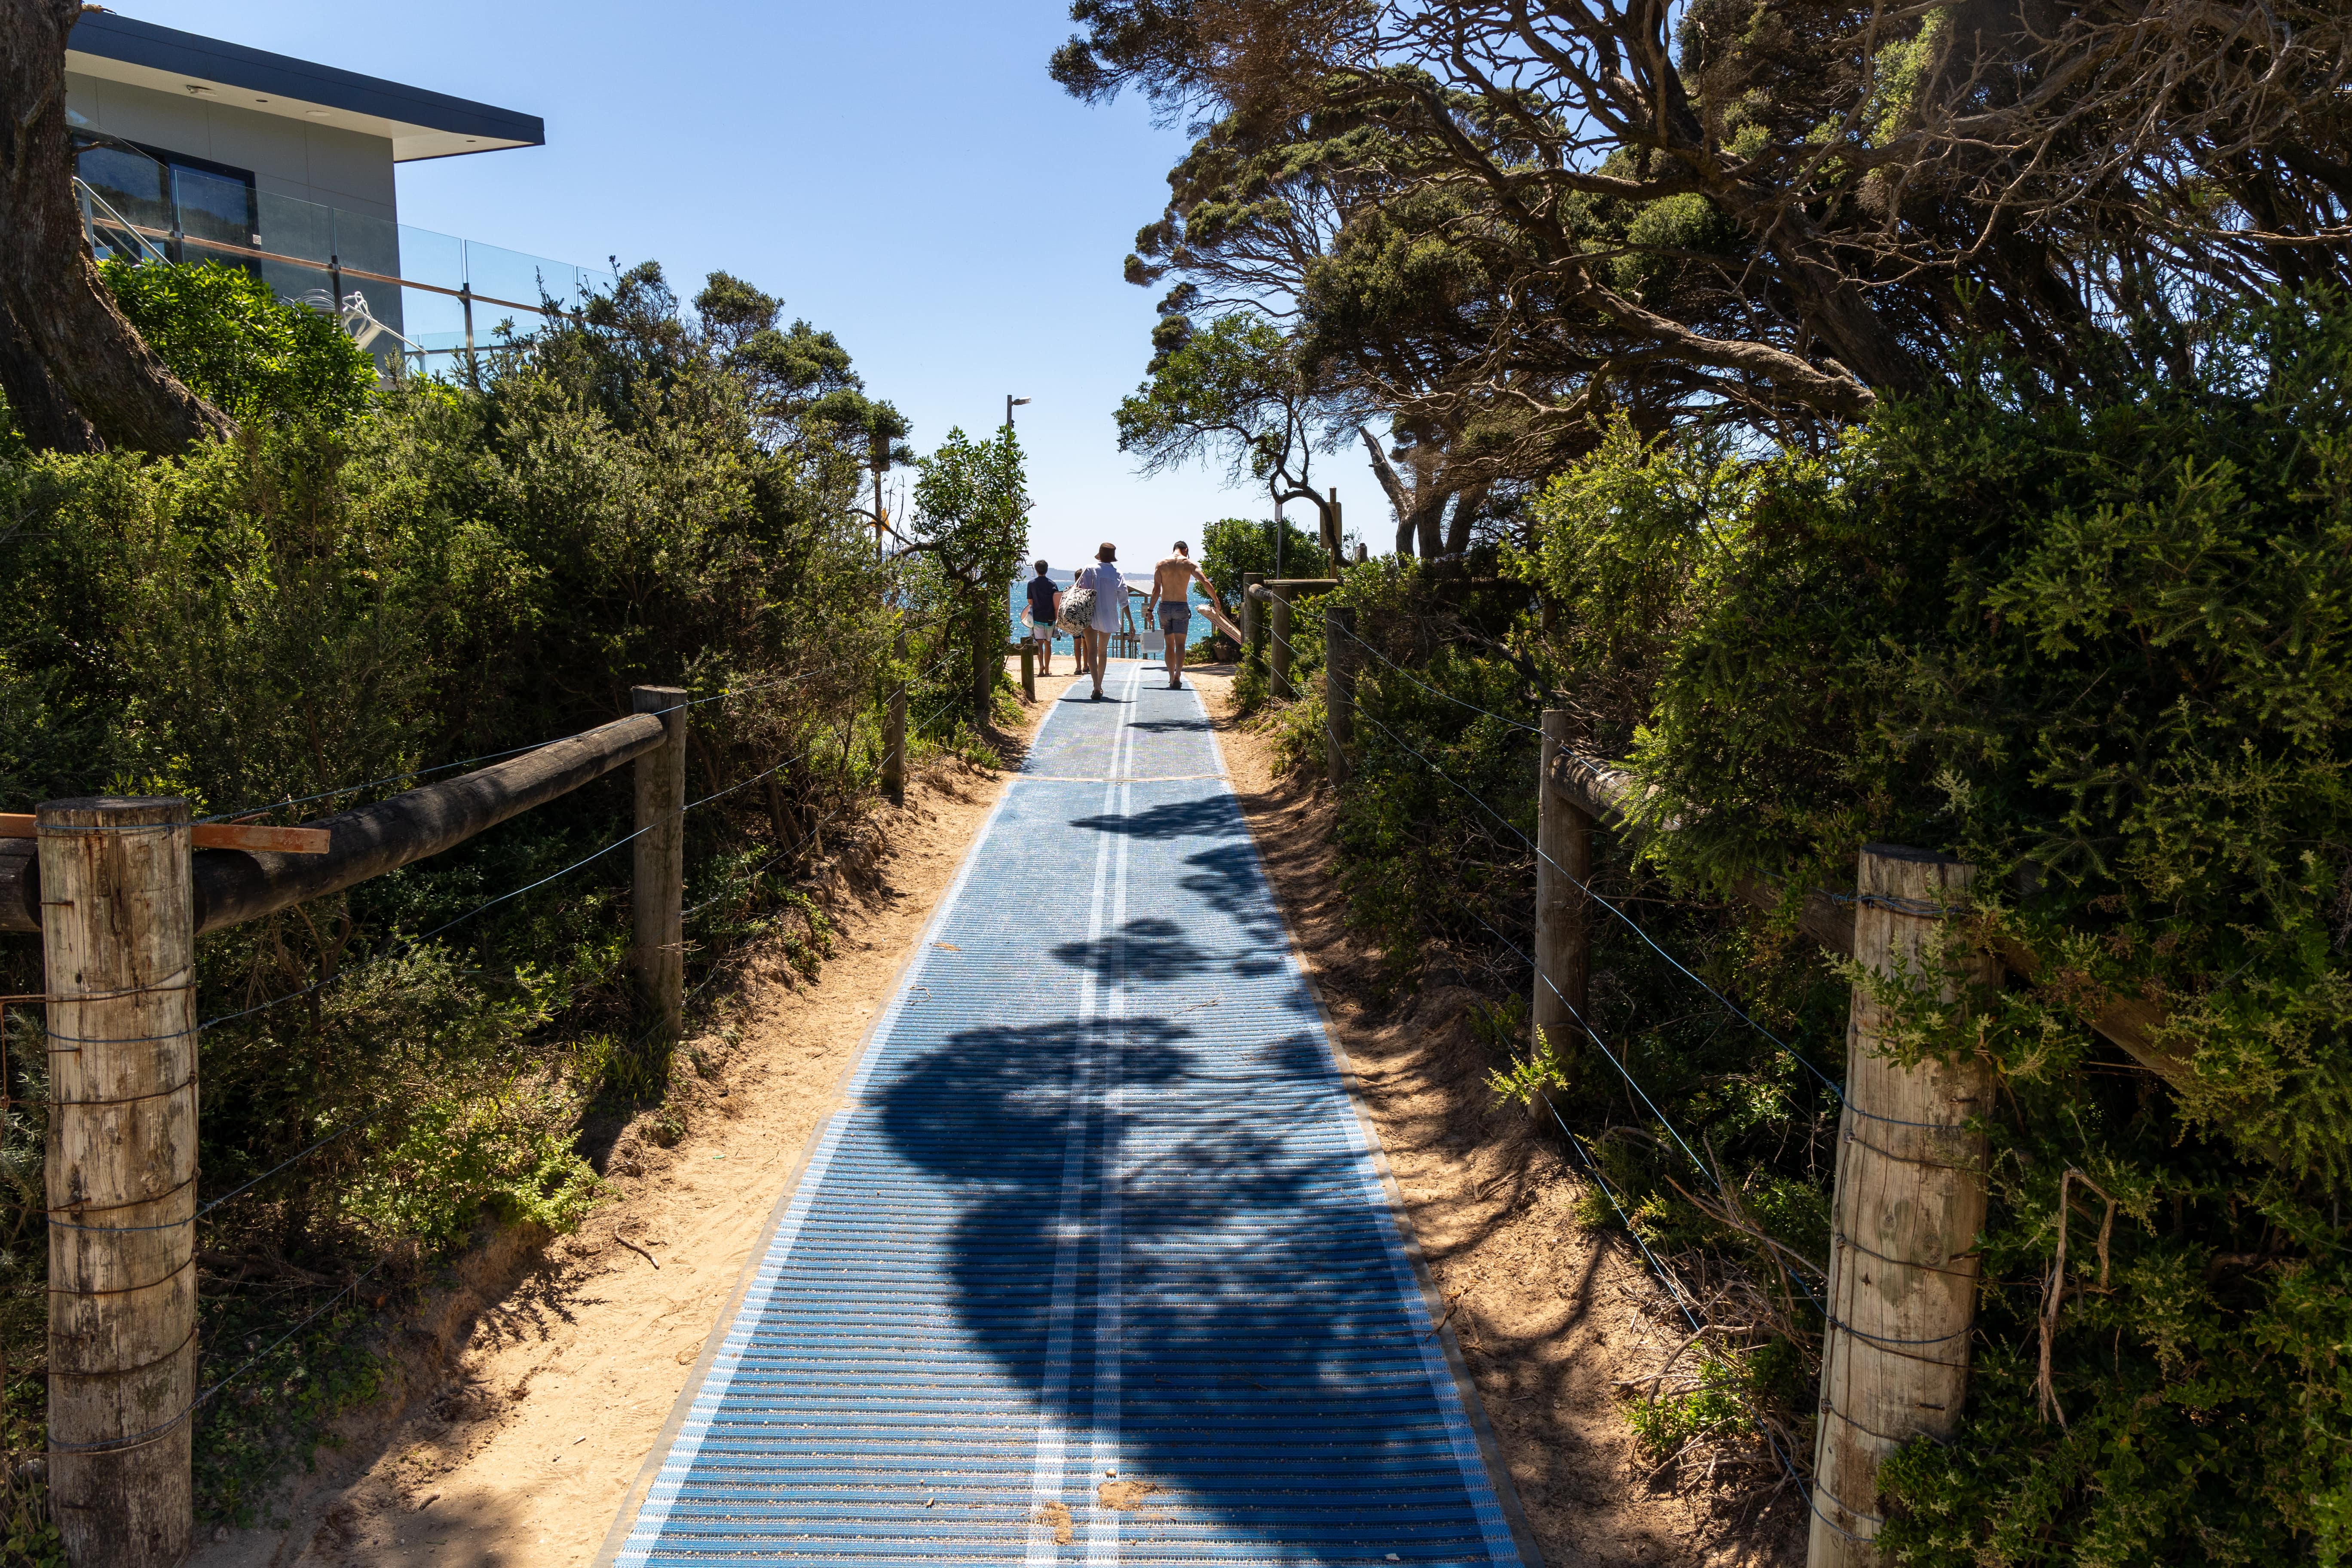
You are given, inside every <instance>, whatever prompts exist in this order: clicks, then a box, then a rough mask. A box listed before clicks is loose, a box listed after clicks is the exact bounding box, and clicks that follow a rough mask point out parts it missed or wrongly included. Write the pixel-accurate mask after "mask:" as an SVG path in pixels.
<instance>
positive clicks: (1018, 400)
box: [1004, 392, 1029, 430]
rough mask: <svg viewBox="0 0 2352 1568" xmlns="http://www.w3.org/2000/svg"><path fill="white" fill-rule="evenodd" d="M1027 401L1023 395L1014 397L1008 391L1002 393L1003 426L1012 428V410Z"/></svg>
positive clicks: (1008, 428)
mask: <svg viewBox="0 0 2352 1568" xmlns="http://www.w3.org/2000/svg"><path fill="white" fill-rule="evenodd" d="M1028 401H1029V400H1028V399H1027V398H1025V397H1015V396H1013V395H1012V394H1011V393H1009V392H1008V393H1006V394H1005V395H1004V427H1005V428H1006V429H1007V430H1010V429H1012V428H1013V410H1014V409H1015V408H1018V407H1020V406H1021V405H1023V404H1024V403H1026V402H1028Z"/></svg>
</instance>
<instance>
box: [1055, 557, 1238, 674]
mask: <svg viewBox="0 0 2352 1568" xmlns="http://www.w3.org/2000/svg"><path fill="white" fill-rule="evenodd" d="M1143 572H1144V576H1143V580H1142V581H1141V582H1137V581H1136V579H1135V578H1134V577H1132V576H1130V577H1129V578H1128V582H1129V584H1131V585H1133V586H1136V587H1140V588H1149V587H1150V585H1151V578H1150V567H1148V566H1147V567H1144V568H1143ZM1032 575H1034V569H1033V570H1032ZM1045 575H1046V576H1047V577H1048V578H1049V579H1051V580H1052V582H1053V584H1054V586H1055V587H1056V588H1059V589H1061V590H1063V591H1064V592H1065V593H1066V592H1068V590H1069V586H1070V584H1072V583H1073V582H1075V581H1076V579H1077V574H1076V572H1065V571H1063V570H1062V569H1060V568H1059V567H1049V568H1047V569H1046V572H1045ZM1187 598H1188V600H1189V602H1190V603H1191V604H1192V633H1191V637H1192V641H1194V642H1199V641H1200V640H1201V639H1202V637H1207V636H1208V635H1209V633H1210V630H1211V628H1210V626H1209V624H1208V622H1207V621H1206V620H1205V619H1203V618H1202V615H1201V606H1202V605H1205V604H1207V603H1208V602H1209V596H1208V595H1206V594H1203V593H1202V592H1201V584H1198V583H1195V584H1192V593H1191V594H1190V595H1187ZM1128 602H1129V604H1131V605H1134V606H1135V629H1136V630H1137V631H1144V630H1146V629H1149V628H1146V627H1145V626H1144V624H1143V601H1142V600H1141V599H1139V598H1136V597H1134V596H1133V595H1129V600H1128ZM1012 605H1013V636H1014V637H1024V636H1026V635H1028V634H1027V628H1025V627H1024V626H1022V624H1021V612H1022V611H1024V610H1025V609H1027V608H1028V607H1029V578H1028V577H1024V578H1022V579H1021V581H1020V582H1018V583H1015V584H1013V591H1012ZM1226 613H1227V614H1229V615H1230V614H1231V613H1232V611H1231V609H1230V607H1229V608H1228V609H1227V612H1226ZM1070 647H1071V638H1070V636H1069V634H1068V633H1066V632H1056V633H1055V634H1054V650H1055V652H1056V653H1061V652H1066V651H1068V650H1069V648H1070ZM1144 657H1145V658H1158V657H1159V656H1158V655H1157V654H1147V655H1145V656H1144Z"/></svg>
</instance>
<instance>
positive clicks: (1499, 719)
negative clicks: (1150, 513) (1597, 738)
mask: <svg viewBox="0 0 2352 1568" xmlns="http://www.w3.org/2000/svg"><path fill="white" fill-rule="evenodd" d="M1266 629H1267V630H1268V631H1269V632H1271V631H1272V630H1273V628H1272V627H1271V626H1269V627H1268V628H1266ZM1324 629H1325V630H1326V631H1327V632H1328V631H1334V630H1336V631H1338V632H1339V635H1340V636H1342V637H1346V638H1347V639H1348V640H1349V642H1351V643H1354V644H1355V645H1356V646H1357V647H1360V648H1362V649H1363V650H1364V651H1365V652H1366V653H1368V654H1370V655H1371V656H1372V657H1373V658H1376V659H1379V660H1380V661H1381V663H1382V664H1385V665H1387V666H1388V667H1389V668H1391V669H1392V670H1395V671H1396V672H1397V673H1398V674H1399V675H1402V676H1403V677H1404V678H1405V679H1407V680H1410V681H1412V683H1413V684H1414V685H1415V686H1418V687H1420V688H1421V689H1423V691H1426V692H1428V693H1429V694H1430V695H1431V696H1432V697H1442V698H1444V699H1445V700H1446V701H1448V702H1451V703H1453V704H1454V705H1455V706H1456V707H1459V708H1467V709H1468V710H1470V711H1471V712H1473V713H1483V714H1485V715H1486V717H1487V718H1489V719H1492V720H1494V721H1496V723H1498V724H1508V725H1509V726H1510V727H1511V728H1512V729H1514V730H1525V731H1527V732H1528V734H1530V735H1540V734H1542V733H1543V731H1542V730H1540V729H1538V727H1537V726H1535V725H1533V724H1528V723H1522V722H1521V721H1518V720H1517V719H1512V718H1508V717H1507V716H1505V715H1503V714H1500V713H1497V712H1496V711H1495V710H1493V709H1491V708H1481V707H1479V706H1478V705H1477V704H1476V703H1475V702H1468V701H1465V700H1463V699H1461V698H1459V697H1456V696H1454V693H1452V692H1451V691H1442V690H1440V689H1438V688H1436V687H1434V686H1432V685H1431V684H1430V683H1429V682H1427V681H1426V680H1423V679H1421V677H1419V676H1417V675H1415V674H1413V672H1412V671H1411V670H1409V669H1407V668H1404V666H1402V665H1401V664H1399V663H1397V662H1396V661H1395V660H1394V659H1392V658H1389V656H1388V655H1386V654H1384V653H1382V652H1381V650H1380V649H1378V648H1376V647H1373V646H1372V645H1371V644H1370V643H1368V642H1366V641H1365V640H1364V639H1363V637H1362V635H1361V634H1360V633H1358V632H1351V631H1349V630H1347V629H1346V628H1344V627H1335V626H1332V625H1331V624H1330V623H1329V622H1328V621H1326V622H1325V623H1324ZM1282 641H1283V646H1284V647H1290V639H1289V638H1288V637H1285V638H1283V639H1282ZM1297 651H1298V650H1297V648H1295V647H1294V648H1291V657H1293V658H1297Z"/></svg>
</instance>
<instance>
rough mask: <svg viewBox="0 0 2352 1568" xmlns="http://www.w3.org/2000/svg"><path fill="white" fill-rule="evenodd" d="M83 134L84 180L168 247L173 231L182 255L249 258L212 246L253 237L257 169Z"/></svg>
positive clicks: (79, 164) (78, 160)
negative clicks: (177, 238) (254, 181)
mask: <svg viewBox="0 0 2352 1568" xmlns="http://www.w3.org/2000/svg"><path fill="white" fill-rule="evenodd" d="M76 140H77V141H78V142H79V143H80V145H79V149H78V151H77V153H76V155H75V166H76V172H77V173H79V174H80V175H81V177H82V183H83V184H87V185H89V188H90V189H91V190H92V191H94V192H96V193H97V194H98V195H99V197H100V199H101V200H103V201H104V202H105V203H106V205H109V206H110V207H112V208H113V209H114V210H115V211H116V212H117V213H119V214H120V215H121V216H122V218H123V219H124V221H126V222H129V223H132V224H136V225H138V226H139V227H141V228H142V229H144V230H147V231H149V232H148V236H147V237H148V238H149V239H151V240H152V241H154V242H155V243H156V244H157V245H159V246H161V247H163V248H164V249H165V250H166V251H171V250H173V240H172V238H171V237H173V236H177V237H179V250H178V253H177V254H176V255H175V256H174V259H177V260H182V261H203V260H207V259H209V260H214V261H219V262H222V263H224V264H226V265H228V266H232V267H235V266H246V265H249V258H246V257H242V256H239V255H237V254H236V253H235V252H234V251H221V250H215V249H213V248H212V247H214V246H236V247H251V246H252V245H253V243H254V234H255V229H256V219H257V212H256V206H257V203H256V199H255V195H254V184H253V173H252V171H251V170H249V169H233V168H230V167H229V166H228V165H227V164H225V163H213V162H212V161H211V160H209V159H205V158H196V157H191V156H189V155H188V154H186V153H173V152H170V151H168V150H166V149H164V148H161V147H142V146H139V145H137V144H136V143H133V142H124V141H121V140H120V139H119V138H114V137H106V138H102V139H101V138H100V137H97V136H94V135H91V134H89V133H87V132H85V133H83V134H81V135H79V136H78V137H77V138H76Z"/></svg>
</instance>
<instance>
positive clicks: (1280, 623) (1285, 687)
mask: <svg viewBox="0 0 2352 1568" xmlns="http://www.w3.org/2000/svg"><path fill="white" fill-rule="evenodd" d="M1267 592H1269V593H1271V594H1272V595H1274V604H1273V606H1272V608H1273V612H1274V613H1273V614H1272V615H1271V616H1268V617H1267V618H1268V619H1270V620H1271V621H1272V622H1273V623H1274V679H1273V681H1272V682H1271V685H1272V688H1273V690H1274V695H1275V696H1276V698H1277V699H1279V700H1282V701H1284V702H1287V701H1289V700H1291V699H1293V698H1295V697H1297V695H1298V692H1297V689H1295V688H1294V687H1293V686H1292V685H1291V683H1290V590H1289V589H1288V588H1283V587H1275V588H1269V589H1268V590H1267Z"/></svg>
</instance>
